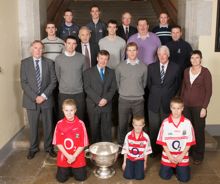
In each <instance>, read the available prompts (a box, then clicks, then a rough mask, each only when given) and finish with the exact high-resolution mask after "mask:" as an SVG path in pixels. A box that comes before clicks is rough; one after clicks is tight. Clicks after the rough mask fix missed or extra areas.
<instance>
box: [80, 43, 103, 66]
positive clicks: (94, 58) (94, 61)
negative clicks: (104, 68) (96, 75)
mask: <svg viewBox="0 0 220 184" xmlns="http://www.w3.org/2000/svg"><path fill="white" fill-rule="evenodd" d="M89 46H90V54H91V65H92V67H93V66H96V64H97V55H98V52H99V45H98V44H97V43H93V42H89ZM76 51H77V52H80V53H81V54H82V45H81V43H79V44H78V45H77V47H76Z"/></svg>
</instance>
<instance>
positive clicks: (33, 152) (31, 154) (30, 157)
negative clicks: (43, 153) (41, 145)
mask: <svg viewBox="0 0 220 184" xmlns="http://www.w3.org/2000/svg"><path fill="white" fill-rule="evenodd" d="M37 152H38V151H29V152H28V155H27V159H28V160H31V159H33V158H34V157H35V154H36V153H37Z"/></svg>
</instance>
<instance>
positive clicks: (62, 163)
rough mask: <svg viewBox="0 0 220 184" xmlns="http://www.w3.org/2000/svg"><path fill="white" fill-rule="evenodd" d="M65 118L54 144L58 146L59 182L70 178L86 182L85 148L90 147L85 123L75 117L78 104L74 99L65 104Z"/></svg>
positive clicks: (58, 124)
mask: <svg viewBox="0 0 220 184" xmlns="http://www.w3.org/2000/svg"><path fill="white" fill-rule="evenodd" d="M63 113H64V116H65V117H64V118H63V119H62V120H60V121H59V122H58V123H57V125H56V128H55V132H54V138H53V144H54V145H57V147H58V149H59V151H58V155H57V174H56V178H57V180H58V181H59V182H65V181H67V180H68V179H69V177H70V176H74V178H75V179H76V180H78V181H84V180H85V179H86V177H87V175H86V160H85V153H84V147H85V146H87V145H88V137H87V132H86V128H85V125H84V123H83V122H82V121H81V120H80V119H79V118H78V117H77V116H76V115H75V113H76V103H75V101H74V100H72V99H66V100H65V101H64V102H63Z"/></svg>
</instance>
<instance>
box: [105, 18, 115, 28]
mask: <svg viewBox="0 0 220 184" xmlns="http://www.w3.org/2000/svg"><path fill="white" fill-rule="evenodd" d="M109 24H115V25H116V27H118V22H117V21H116V20H113V19H110V20H109V21H108V23H107V25H109Z"/></svg>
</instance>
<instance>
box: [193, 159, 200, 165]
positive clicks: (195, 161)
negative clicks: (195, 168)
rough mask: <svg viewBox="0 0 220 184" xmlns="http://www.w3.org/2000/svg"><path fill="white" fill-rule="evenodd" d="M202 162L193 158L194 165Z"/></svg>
mask: <svg viewBox="0 0 220 184" xmlns="http://www.w3.org/2000/svg"><path fill="white" fill-rule="evenodd" d="M201 163H202V160H194V161H193V164H194V165H200V164H201Z"/></svg>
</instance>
